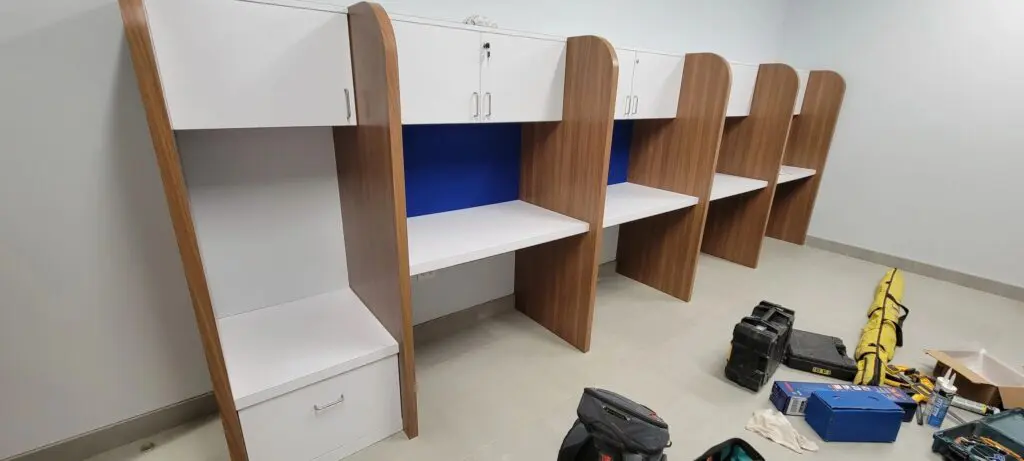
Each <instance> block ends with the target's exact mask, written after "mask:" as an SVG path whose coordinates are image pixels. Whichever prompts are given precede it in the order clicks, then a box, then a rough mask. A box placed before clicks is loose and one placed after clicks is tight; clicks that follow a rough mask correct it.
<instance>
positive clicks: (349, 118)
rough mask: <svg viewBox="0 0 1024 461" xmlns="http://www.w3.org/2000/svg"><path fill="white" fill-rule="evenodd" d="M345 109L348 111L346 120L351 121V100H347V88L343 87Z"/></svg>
mask: <svg viewBox="0 0 1024 461" xmlns="http://www.w3.org/2000/svg"><path fill="white" fill-rule="evenodd" d="M345 110H346V111H348V121H350V122H351V121H352V102H351V101H350V100H349V96H348V88H345Z"/></svg>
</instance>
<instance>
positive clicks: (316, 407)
mask: <svg viewBox="0 0 1024 461" xmlns="http://www.w3.org/2000/svg"><path fill="white" fill-rule="evenodd" d="M344 401H345V394H341V397H338V400H335V401H333V402H331V403H328V404H327V405H316V404H314V405H313V411H324V410H326V409H328V408H331V407H333V406H335V405H337V404H339V403H341V402H344Z"/></svg>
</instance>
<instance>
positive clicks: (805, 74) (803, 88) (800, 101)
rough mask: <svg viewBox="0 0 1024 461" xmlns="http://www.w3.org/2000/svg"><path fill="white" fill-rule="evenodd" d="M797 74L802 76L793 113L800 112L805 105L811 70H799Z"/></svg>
mask: <svg viewBox="0 0 1024 461" xmlns="http://www.w3.org/2000/svg"><path fill="white" fill-rule="evenodd" d="M796 76H797V77H799V78H800V89H799V91H798V92H797V94H796V107H794V108H793V115H797V114H799V113H800V109H801V108H802V107H803V105H804V93H806V92H807V80H808V79H810V78H811V71H809V70H798V71H796Z"/></svg>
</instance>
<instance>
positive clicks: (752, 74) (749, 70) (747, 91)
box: [725, 63, 758, 117]
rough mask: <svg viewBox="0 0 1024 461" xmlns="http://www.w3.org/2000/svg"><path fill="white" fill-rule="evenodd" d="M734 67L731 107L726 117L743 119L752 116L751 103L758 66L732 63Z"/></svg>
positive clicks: (730, 96)
mask: <svg viewBox="0 0 1024 461" xmlns="http://www.w3.org/2000/svg"><path fill="white" fill-rule="evenodd" d="M730 65H731V66H732V89H731V90H730V92H729V106H728V107H727V108H726V111H725V115H727V116H729V117H743V116H747V115H750V103H751V102H752V101H753V99H754V86H755V85H756V84H757V70H758V66H756V65H751V64H738V63H730Z"/></svg>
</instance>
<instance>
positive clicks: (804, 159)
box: [783, 70, 846, 175]
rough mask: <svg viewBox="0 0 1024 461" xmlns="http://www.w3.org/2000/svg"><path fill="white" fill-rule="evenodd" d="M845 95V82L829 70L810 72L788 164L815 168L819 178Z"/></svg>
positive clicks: (790, 144)
mask: <svg viewBox="0 0 1024 461" xmlns="http://www.w3.org/2000/svg"><path fill="white" fill-rule="evenodd" d="M845 94H846V80H844V79H843V77H842V76H841V75H839V74H838V73H836V72H833V71H830V70H815V71H811V75H810V77H809V78H808V79H807V90H806V91H805V93H804V102H803V105H802V106H801V109H800V115H798V116H796V118H795V119H794V121H793V126H792V128H791V129H790V135H789V142H788V144H787V147H786V156H785V161H784V162H783V163H784V164H786V165H792V166H798V167H802V168H813V169H815V170H817V171H818V173H817V175H820V174H821V173H822V171H823V170H824V169H825V160H826V159H827V157H828V151H829V148H830V147H831V146H832V136H833V134H834V133H835V128H836V123H837V122H838V121H839V111H840V109H841V108H842V106H843V98H844V96H845Z"/></svg>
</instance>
